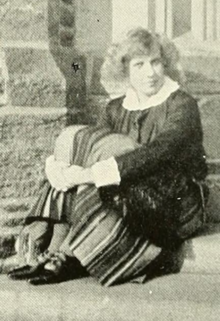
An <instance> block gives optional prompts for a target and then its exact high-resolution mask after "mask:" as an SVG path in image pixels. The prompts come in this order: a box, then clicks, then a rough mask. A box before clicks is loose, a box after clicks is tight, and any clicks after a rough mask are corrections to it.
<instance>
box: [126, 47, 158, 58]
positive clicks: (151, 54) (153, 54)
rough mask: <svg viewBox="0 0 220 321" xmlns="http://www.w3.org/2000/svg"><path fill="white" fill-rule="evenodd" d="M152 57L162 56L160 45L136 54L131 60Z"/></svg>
mask: <svg viewBox="0 0 220 321" xmlns="http://www.w3.org/2000/svg"><path fill="white" fill-rule="evenodd" d="M152 58H161V50H160V47H159V46H157V47H156V46H155V47H154V48H153V47H152V48H151V49H149V51H148V52H146V53H140V54H136V55H134V56H133V57H132V59H131V60H142V59H144V60H145V59H152Z"/></svg>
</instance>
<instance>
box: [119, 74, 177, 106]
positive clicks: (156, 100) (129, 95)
mask: <svg viewBox="0 0 220 321" xmlns="http://www.w3.org/2000/svg"><path fill="white" fill-rule="evenodd" d="M177 89H179V84H178V83H177V82H175V81H173V80H172V79H171V78H169V77H167V76H165V81H164V84H163V86H162V87H161V89H160V90H159V91H158V93H156V94H155V95H153V96H150V97H149V99H148V101H147V102H146V103H145V104H144V105H143V104H140V102H139V99H138V96H137V93H136V91H135V90H134V89H133V88H132V87H130V88H128V89H127V92H126V96H125V98H124V100H123V104H122V106H123V107H124V108H125V109H128V110H144V109H147V108H150V107H155V106H158V105H160V104H162V103H163V102H164V101H165V100H166V99H167V98H168V97H169V96H170V95H171V94H172V93H173V92H175V91H176V90H177Z"/></svg>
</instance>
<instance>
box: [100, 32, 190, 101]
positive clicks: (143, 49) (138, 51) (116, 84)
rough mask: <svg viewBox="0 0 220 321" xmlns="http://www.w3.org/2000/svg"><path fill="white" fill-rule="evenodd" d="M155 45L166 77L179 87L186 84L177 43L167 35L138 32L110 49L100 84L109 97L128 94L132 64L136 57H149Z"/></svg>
mask: <svg viewBox="0 0 220 321" xmlns="http://www.w3.org/2000/svg"><path fill="white" fill-rule="evenodd" d="M155 44H157V45H159V47H160V51H161V56H162V61H163V65H164V71H165V74H166V75H167V76H169V77H170V78H172V79H173V80H175V81H177V82H179V83H180V84H183V83H184V82H185V77H184V73H183V70H182V68H181V65H180V62H179V58H180V57H179V52H178V50H177V48H176V46H175V45H174V43H173V42H172V41H171V40H169V39H168V38H167V37H166V36H165V35H159V34H156V33H152V32H149V31H148V30H146V29H144V28H135V29H132V30H130V31H129V32H128V33H127V34H126V37H125V38H124V39H122V40H121V42H118V43H113V44H112V45H111V47H110V48H109V50H108V52H107V55H106V57H105V60H104V63H103V65H102V68H101V83H102V85H103V86H104V88H105V89H106V91H107V92H108V93H109V94H110V95H111V94H112V95H113V96H114V94H115V95H118V94H124V93H125V91H126V89H127V87H128V85H129V68H128V66H129V62H130V61H131V59H132V58H134V57H137V56H140V55H149V54H150V52H151V49H152V48H153V46H155Z"/></svg>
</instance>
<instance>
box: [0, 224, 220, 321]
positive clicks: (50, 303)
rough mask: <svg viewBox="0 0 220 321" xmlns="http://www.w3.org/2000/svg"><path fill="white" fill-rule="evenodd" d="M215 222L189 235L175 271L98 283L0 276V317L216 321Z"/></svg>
mask: <svg viewBox="0 0 220 321" xmlns="http://www.w3.org/2000/svg"><path fill="white" fill-rule="evenodd" d="M219 230H220V225H219V224H214V225H213V226H212V227H211V228H210V229H209V231H208V232H207V233H206V234H208V235H201V236H199V237H197V238H195V239H193V240H190V241H188V243H187V248H188V254H189V255H188V256H187V257H186V258H185V262H184V265H183V268H182V270H181V272H180V273H178V274H173V275H169V276H163V277H160V278H157V279H154V280H151V281H149V282H147V283H145V284H135V283H128V284H123V285H118V286H113V287H109V288H106V287H103V286H101V285H100V284H99V283H97V282H96V280H94V279H92V278H91V277H88V278H83V279H78V280H71V281H67V282H63V283H60V284H53V285H43V286H33V285H30V284H28V283H27V282H26V281H12V280H9V279H8V278H7V276H6V275H3V274H2V275H1V276H0V320H2V321H12V320H13V321H32V320H33V321H35V320H38V321H50V320H51V321H145V320H146V321H162V320H163V321H164V320H165V321H191V320H192V321H197V320H198V321H203V320H204V321H218V320H220V251H219V244H220V234H219Z"/></svg>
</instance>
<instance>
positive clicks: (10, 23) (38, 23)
mask: <svg viewBox="0 0 220 321" xmlns="http://www.w3.org/2000/svg"><path fill="white" fill-rule="evenodd" d="M1 28H2V40H3V41H4V42H6V43H7V42H9V41H47V39H48V31H47V10H46V9H45V8H44V7H43V8H35V7H33V6H31V5H29V6H27V5H26V6H24V5H23V6H22V7H13V6H10V7H9V9H8V10H7V12H6V13H5V15H4V19H2V22H1Z"/></svg>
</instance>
